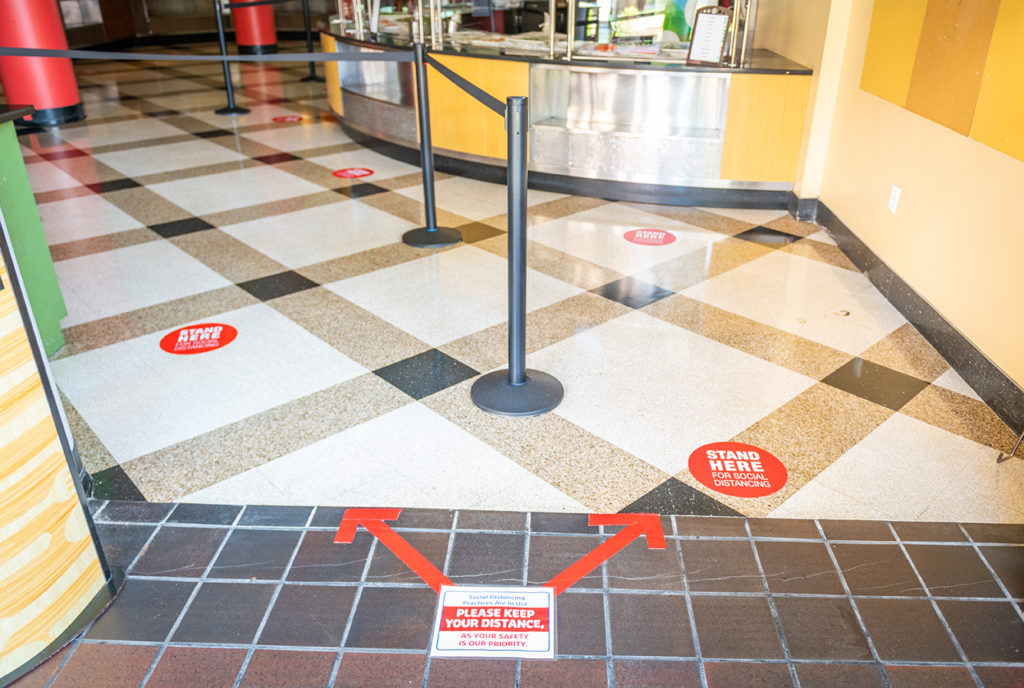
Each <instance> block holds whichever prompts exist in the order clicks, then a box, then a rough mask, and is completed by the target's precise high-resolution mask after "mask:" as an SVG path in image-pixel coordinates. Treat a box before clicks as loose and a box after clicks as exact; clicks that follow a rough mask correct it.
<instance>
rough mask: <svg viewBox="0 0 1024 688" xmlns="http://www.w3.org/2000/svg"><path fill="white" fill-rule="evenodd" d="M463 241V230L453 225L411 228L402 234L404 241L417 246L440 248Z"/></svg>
mask: <svg viewBox="0 0 1024 688" xmlns="http://www.w3.org/2000/svg"><path fill="white" fill-rule="evenodd" d="M460 241H462V232H460V231H459V230H457V229H452V228H451V227H437V228H435V229H432V230H431V229H427V228H426V227H419V228H418V229H410V230H409V231H408V232H406V233H405V234H403V235H402V242H403V243H405V244H408V245H409V246H415V247H416V248H440V247H442V246H451V245H452V244H457V243H459V242H460Z"/></svg>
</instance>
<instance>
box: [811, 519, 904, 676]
mask: <svg viewBox="0 0 1024 688" xmlns="http://www.w3.org/2000/svg"><path fill="white" fill-rule="evenodd" d="M814 524H815V525H816V526H817V527H818V531H819V532H820V533H821V535H822V537H824V538H825V550H826V551H827V552H828V558H829V559H830V560H831V561H832V566H833V567H834V568H835V570H836V574H837V575H838V576H839V583H840V584H841V585H842V586H843V591H844V592H845V593H846V598H847V599H848V600H849V602H850V607H852V608H853V615H854V617H855V618H856V619H857V626H858V627H859V628H860V632H861V633H863V634H864V639H865V640H866V641H867V644H868V649H869V650H871V656H872V657H874V660H875V666H877V667H878V669H879V671H880V672H881V673H882V681H884V683H885V688H892V682H891V681H890V680H889V674H888V672H887V671H886V670H885V663H883V662H882V658H881V656H880V655H879V654H878V648H876V647H875V641H874V639H872V637H871V634H870V633H869V632H868V627H867V624H865V623H864V617H862V616H861V613H860V608H859V607H858V606H857V600H856V598H854V596H853V594H852V593H851V592H850V586H849V584H848V583H847V582H846V575H845V574H844V573H843V569H842V567H840V566H839V560H838V559H836V553H835V552H833V551H832V543H831V542H829V539H828V536H826V535H825V530H824V529H823V528H822V527H821V523H820V522H818V521H815V522H814ZM889 527H890V528H892V526H891V525H890V526H889ZM875 544H878V543H875ZM915 599H921V598H920V597H917V598H915Z"/></svg>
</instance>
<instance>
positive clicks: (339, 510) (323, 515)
mask: <svg viewBox="0 0 1024 688" xmlns="http://www.w3.org/2000/svg"><path fill="white" fill-rule="evenodd" d="M346 508H347V507H343V506H318V507H317V508H316V512H315V513H314V514H313V520H312V521H310V522H309V525H310V526H311V527H313V528H337V527H338V526H339V525H341V517H342V516H343V515H344V514H345V509H346Z"/></svg>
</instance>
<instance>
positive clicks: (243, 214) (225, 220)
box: [203, 163, 344, 227]
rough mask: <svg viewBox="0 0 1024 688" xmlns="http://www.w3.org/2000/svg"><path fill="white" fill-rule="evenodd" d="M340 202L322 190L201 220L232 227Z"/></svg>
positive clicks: (217, 225) (341, 198) (334, 194)
mask: <svg viewBox="0 0 1024 688" xmlns="http://www.w3.org/2000/svg"><path fill="white" fill-rule="evenodd" d="M257 165H260V166H263V163H257ZM340 200H344V197H343V196H339V195H338V194H337V193H335V192H334V191H326V190H324V191H320V192H318V193H314V194H309V195H307V196H295V197H293V198H285V199H283V200H280V201H271V202H270V203H260V204H259V205H251V206H246V207H243V208H233V209H231V210H222V211H220V212H217V213H210V214H208V215H203V219H204V220H206V221H207V222H209V223H210V224H211V225H213V226H214V227H226V226H227V225H234V224H238V223H240V222H250V221H252V220H262V219H263V218H266V217H270V216H272V215H283V214H284V213H293V212H295V211H297V210H305V209H307V208H315V207H318V206H321V205H330V204H331V203H337V202H338V201H340Z"/></svg>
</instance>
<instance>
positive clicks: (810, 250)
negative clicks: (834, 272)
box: [779, 239, 858, 272]
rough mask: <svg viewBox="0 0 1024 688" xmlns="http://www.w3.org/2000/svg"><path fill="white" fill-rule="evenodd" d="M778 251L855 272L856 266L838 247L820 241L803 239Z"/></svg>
mask: <svg viewBox="0 0 1024 688" xmlns="http://www.w3.org/2000/svg"><path fill="white" fill-rule="evenodd" d="M779 250H780V251H785V252H786V253H792V254H793V255H795V256H803V257H804V258H810V259H812V260H819V261H821V262H822V263H828V264H829V265H834V266H836V267H837V268H844V269H846V270H853V271H854V272H857V271H858V270H857V266H856V265H854V264H853V262H852V261H851V260H850V259H849V258H847V257H846V254H845V253H843V252H842V251H841V250H840V249H839V247H837V246H833V245H831V244H826V243H823V242H821V241H815V240H814V239H804V240H803V241H797V242H794V243H792V244H786V245H785V246H783V247H782V248H781V249H779Z"/></svg>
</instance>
